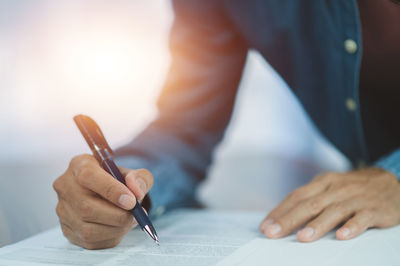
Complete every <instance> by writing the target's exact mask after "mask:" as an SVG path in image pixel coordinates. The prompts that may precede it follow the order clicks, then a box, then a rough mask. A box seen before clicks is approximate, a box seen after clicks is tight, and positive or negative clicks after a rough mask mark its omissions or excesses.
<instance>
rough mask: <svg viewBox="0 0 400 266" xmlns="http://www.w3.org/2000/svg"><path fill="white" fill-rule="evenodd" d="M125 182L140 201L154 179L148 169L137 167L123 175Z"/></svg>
mask: <svg viewBox="0 0 400 266" xmlns="http://www.w3.org/2000/svg"><path fill="white" fill-rule="evenodd" d="M125 182H126V185H127V186H128V188H129V189H130V190H131V191H133V193H134V194H135V195H136V196H137V198H138V200H139V201H141V200H142V199H143V198H144V196H145V195H146V194H147V192H148V191H149V190H150V188H151V187H152V186H153V182H154V179H153V175H152V174H151V172H150V171H149V170H146V169H139V170H130V171H128V172H127V173H126V176H125Z"/></svg>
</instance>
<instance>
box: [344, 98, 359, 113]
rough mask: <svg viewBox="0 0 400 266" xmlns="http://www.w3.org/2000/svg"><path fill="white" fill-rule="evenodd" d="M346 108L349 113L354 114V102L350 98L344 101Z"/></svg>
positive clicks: (355, 107)
mask: <svg viewBox="0 0 400 266" xmlns="http://www.w3.org/2000/svg"><path fill="white" fill-rule="evenodd" d="M346 108H347V110H349V111H350V112H354V111H355V110H356V109H357V104H356V101H354V100H353V99H352V98H347V99H346Z"/></svg>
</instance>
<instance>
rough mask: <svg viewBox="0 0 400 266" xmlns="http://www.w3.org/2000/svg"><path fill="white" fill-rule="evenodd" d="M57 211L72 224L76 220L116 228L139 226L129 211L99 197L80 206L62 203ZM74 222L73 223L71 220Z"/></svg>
mask: <svg viewBox="0 0 400 266" xmlns="http://www.w3.org/2000/svg"><path fill="white" fill-rule="evenodd" d="M58 205H59V206H57V209H59V210H60V211H59V212H61V211H62V212H64V216H65V218H63V220H65V221H66V222H67V223H69V224H71V223H73V222H74V221H76V220H80V221H83V222H91V223H97V224H103V225H109V226H116V227H132V226H135V225H137V222H136V220H135V218H134V217H133V216H132V214H131V213H130V212H129V211H126V210H124V209H121V208H119V207H117V206H115V205H113V204H112V203H109V202H107V201H105V200H103V199H101V198H98V197H90V198H87V199H85V200H84V201H82V202H81V204H80V205H78V206H73V207H72V206H71V205H70V204H69V203H68V202H65V201H61V202H59V204H58ZM72 219H73V220H74V221H71V220H72Z"/></svg>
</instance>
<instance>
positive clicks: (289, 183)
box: [0, 0, 349, 246]
mask: <svg viewBox="0 0 400 266" xmlns="http://www.w3.org/2000/svg"><path fill="white" fill-rule="evenodd" d="M172 20H173V12H172V9H171V6H170V2H169V1H163V0H147V1H140V0H129V1H128V0H114V1H111V0H96V1H94V0H68V1H66V0H65V1H51V0H2V1H0V147H1V149H0V246H2V245H5V244H10V243H13V242H16V241H18V240H21V239H24V238H26V237H28V236H31V235H33V234H36V233H38V232H41V231H43V230H45V229H48V228H51V227H53V226H56V225H57V223H58V219H57V216H56V214H55V206H56V202H57V199H56V194H55V193H54V192H53V190H52V182H53V181H54V180H55V179H56V178H57V177H58V176H59V175H61V174H62V173H63V171H64V170H65V169H66V167H67V165H68V162H69V160H70V159H71V157H72V156H74V155H76V154H79V153H85V152H86V153H88V152H90V151H89V150H88V148H87V145H86V144H85V142H84V140H83V138H82V137H81V136H80V134H79V132H78V130H77V129H76V127H75V125H74V124H73V121H72V117H73V115H75V114H77V113H85V114H88V115H90V116H92V117H93V118H95V120H96V121H98V123H99V124H100V126H101V127H102V128H103V131H104V134H105V135H106V137H107V138H108V140H109V142H110V144H111V146H112V147H117V146H119V145H122V144H124V143H126V142H127V141H128V140H130V139H131V138H132V137H134V136H135V135H136V134H137V133H138V132H140V131H141V130H142V129H143V128H144V127H145V126H146V125H147V123H149V121H151V119H152V118H154V116H155V114H156V109H155V101H156V99H157V96H158V94H159V92H160V89H161V86H162V84H163V81H164V79H165V76H166V73H167V70H168V66H169V62H170V56H169V53H168V47H167V43H168V31H169V28H170V26H171V23H172ZM348 167H349V163H348V161H347V160H346V159H345V158H344V157H343V156H342V155H341V154H339V152H338V151H337V150H335V149H334V148H333V147H332V146H331V144H330V143H328V142H327V141H326V140H325V139H324V138H323V137H322V136H320V134H319V133H318V131H317V130H315V128H314V126H313V125H312V123H311V122H310V120H309V118H308V117H307V116H306V114H305V113H304V111H303V109H302V108H301V106H300V104H299V103H298V102H297V101H296V99H295V98H294V97H293V95H292V94H291V92H290V91H289V89H288V88H287V86H286V84H285V83H284V81H282V80H281V78H280V77H279V76H278V75H277V74H276V73H275V72H274V71H273V70H272V69H271V68H270V66H269V65H268V63H267V62H265V61H264V59H263V58H262V57H261V56H260V55H259V54H258V53H257V52H255V51H250V53H249V57H248V61H247V63H246V68H245V74H244V76H243V80H242V82H241V85H240V90H239V94H238V97H237V102H236V105H235V110H234V114H233V117H232V121H231V123H230V125H229V127H228V130H227V133H226V136H225V138H224V140H223V142H222V143H221V144H220V145H219V147H218V148H217V149H216V152H215V160H214V163H213V165H212V166H211V167H210V170H209V178H208V179H207V181H206V182H205V183H204V184H203V185H202V186H201V188H200V190H199V195H198V196H199V198H200V200H201V201H202V202H204V203H205V204H206V205H207V206H209V207H210V208H224V209H259V210H265V211H267V209H270V208H272V207H273V206H274V205H275V204H276V203H277V202H278V201H280V200H281V199H282V198H283V197H284V196H285V195H286V194H287V193H288V192H290V191H291V190H292V189H293V188H295V187H297V186H299V185H302V184H304V183H306V182H308V181H309V180H310V179H311V178H312V177H313V175H315V174H316V173H318V172H321V171H326V170H338V171H343V170H346V169H347V168H348ZM227 183H229V186H227V185H226V184H227ZM223 188H224V189H223ZM238 193H240V197H239V198H240V200H238Z"/></svg>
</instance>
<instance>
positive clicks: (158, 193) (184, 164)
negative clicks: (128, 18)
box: [115, 0, 247, 216]
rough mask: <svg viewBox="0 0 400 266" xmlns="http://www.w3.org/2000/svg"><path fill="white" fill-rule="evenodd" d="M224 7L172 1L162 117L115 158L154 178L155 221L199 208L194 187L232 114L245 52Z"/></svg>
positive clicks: (160, 106)
mask: <svg viewBox="0 0 400 266" xmlns="http://www.w3.org/2000/svg"><path fill="white" fill-rule="evenodd" d="M219 2H220V1H197V0H196V1H193V0H175V1H174V2H173V7H174V11H175V20H174V23H173V26H172V30H171V34H170V42H169V48H170V52H171V55H172V63H171V66H170V70H169V73H168V76H167V79H166V82H165V84H164V87H163V90H162V93H161V95H160V97H159V99H158V102H157V106H158V116H157V118H156V119H155V120H154V121H153V122H151V123H150V124H149V125H148V127H147V128H146V129H145V130H144V131H143V132H142V133H141V134H139V135H138V136H137V137H136V138H135V139H134V140H133V141H131V142H130V143H128V144H127V145H125V146H123V147H121V148H119V149H117V150H116V152H115V154H116V161H117V163H119V164H120V165H122V166H125V167H129V168H147V169H149V170H150V171H151V172H152V174H153V176H154V185H153V187H152V189H151V190H150V192H149V195H150V199H151V203H152V208H151V210H150V215H153V216H156V215H159V214H161V213H163V212H164V211H165V210H169V209H173V208H177V207H182V206H189V205H190V206H193V205H195V204H196V200H195V192H196V187H197V185H198V183H199V182H200V181H201V180H203V179H204V176H205V173H206V170H207V168H208V166H209V164H210V162H211V157H212V151H213V149H214V147H215V145H216V144H217V143H218V142H219V141H220V140H221V138H222V137H223V134H224V130H225V128H226V126H227V124H228V122H229V119H230V116H231V113H232V109H233V105H234V99H235V95H236V91H237V87H238V85H239V82H240V77H241V75H242V71H243V66H244V63H245V60H246V55H247V48H246V46H245V44H244V42H243V40H242V38H241V36H240V34H239V33H238V32H235V31H234V28H235V27H232V25H231V24H230V23H231V22H230V20H228V19H226V18H225V15H224V13H223V12H222V10H220V8H219V6H218V5H219ZM132 115H140V114H132Z"/></svg>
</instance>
